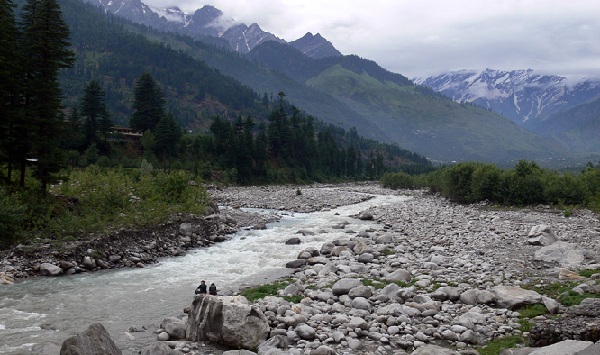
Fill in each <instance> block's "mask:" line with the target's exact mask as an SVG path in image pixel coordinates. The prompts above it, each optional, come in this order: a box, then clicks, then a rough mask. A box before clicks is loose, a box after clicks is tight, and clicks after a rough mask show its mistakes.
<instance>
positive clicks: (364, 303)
mask: <svg viewBox="0 0 600 355" xmlns="http://www.w3.org/2000/svg"><path fill="white" fill-rule="evenodd" d="M350 306H351V307H352V308H356V309H364V310H366V311H368V310H369V309H370V308H371V305H370V304H369V301H368V300H367V299H366V298H364V297H356V298H355V299H353V300H352V303H350Z"/></svg>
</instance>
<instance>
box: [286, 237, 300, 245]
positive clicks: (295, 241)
mask: <svg viewBox="0 0 600 355" xmlns="http://www.w3.org/2000/svg"><path fill="white" fill-rule="evenodd" d="M300 243H302V241H301V240H300V238H297V237H294V238H290V239H288V240H286V241H285V244H287V245H297V244H300Z"/></svg>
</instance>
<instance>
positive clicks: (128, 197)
mask: <svg viewBox="0 0 600 355" xmlns="http://www.w3.org/2000/svg"><path fill="white" fill-rule="evenodd" d="M38 190H39V189H38V188H37V186H36V183H35V180H33V179H32V180H31V181H28V184H27V188H25V189H21V190H10V189H8V188H6V187H3V188H0V249H6V248H8V247H10V246H13V245H16V244H18V243H22V244H30V243H34V242H36V241H38V240H47V239H49V240H53V241H55V242H61V241H69V240H75V239H81V238H87V237H89V236H90V235H92V234H93V233H105V232H109V231H111V230H116V229H120V228H131V227H146V226H150V225H154V224H158V223H162V222H166V221H167V220H168V219H169V217H170V216H173V215H176V214H202V213H203V212H204V210H205V208H206V206H207V204H208V202H209V197H208V194H207V193H206V191H205V189H204V188H203V187H202V185H201V184H200V183H199V182H198V181H192V180H191V175H189V174H188V173H186V172H183V171H174V172H171V173H164V172H161V171H157V170H145V171H144V170H141V169H130V170H125V169H120V168H117V169H107V168H99V167H98V166H96V165H91V166H89V167H87V168H86V169H83V170H73V171H71V172H70V173H69V174H68V175H66V176H65V178H64V179H63V180H62V181H61V182H60V183H57V184H55V185H53V186H52V187H51V188H50V189H49V193H48V194H47V195H46V196H39V194H38V193H37V192H38Z"/></svg>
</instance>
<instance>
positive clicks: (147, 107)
mask: <svg viewBox="0 0 600 355" xmlns="http://www.w3.org/2000/svg"><path fill="white" fill-rule="evenodd" d="M164 105H165V99H164V98H163V96H162V93H161V92H160V88H159V87H158V84H157V83H156V82H155V81H154V79H153V78H152V75H150V74H149V73H145V74H143V75H142V76H141V77H140V78H139V79H138V81H137V82H136V84H135V90H134V99H133V110H134V112H133V115H132V116H131V120H130V121H129V127H131V128H132V129H134V130H136V131H138V132H146V131H147V130H151V131H153V130H154V129H155V128H156V126H157V125H158V122H160V120H161V118H163V116H164V115H165V112H164Z"/></svg>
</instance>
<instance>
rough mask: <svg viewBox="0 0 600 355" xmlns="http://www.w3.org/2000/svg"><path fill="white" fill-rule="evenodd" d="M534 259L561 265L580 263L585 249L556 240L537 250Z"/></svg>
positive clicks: (583, 257) (583, 258)
mask: <svg viewBox="0 0 600 355" xmlns="http://www.w3.org/2000/svg"><path fill="white" fill-rule="evenodd" d="M534 259H535V260H540V261H546V262H558V263H559V264H560V265H563V266H570V265H580V264H581V263H582V262H583V261H584V260H585V251H584V250H582V249H580V248H579V247H578V246H577V245H575V244H573V243H567V242H556V243H554V244H551V245H548V246H545V247H542V248H540V249H539V250H537V251H536V252H535V254H534Z"/></svg>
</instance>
